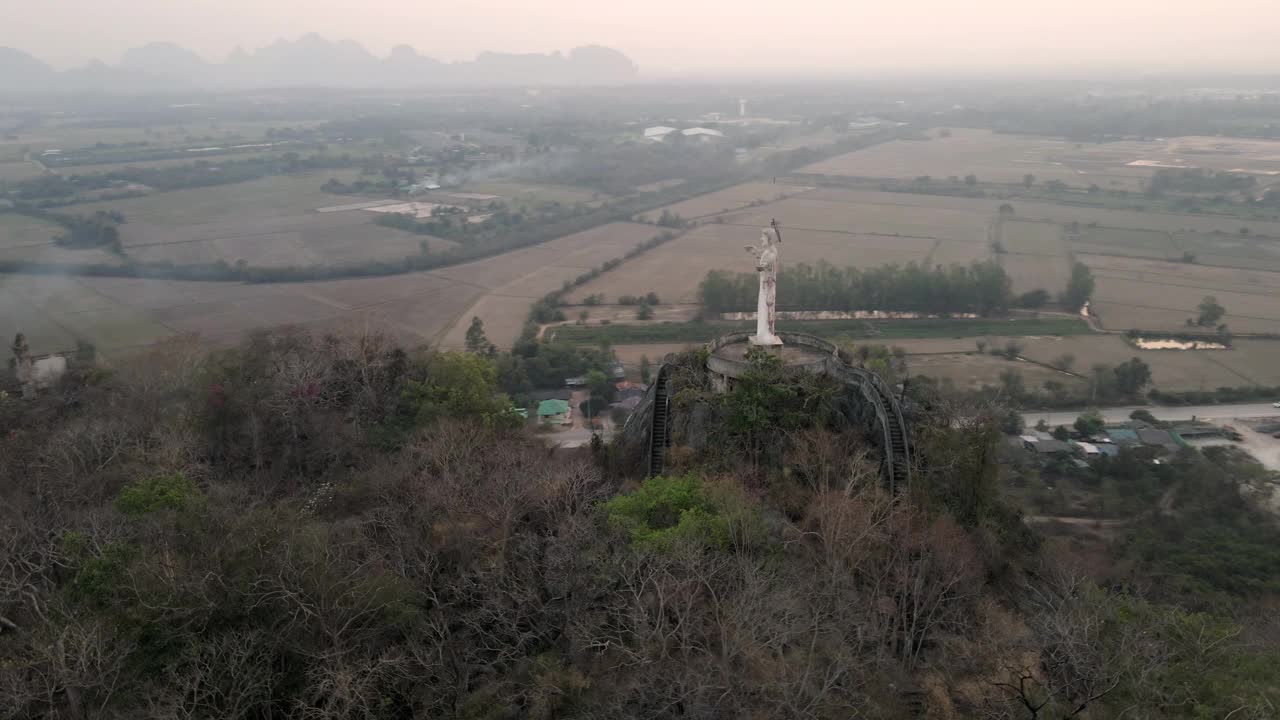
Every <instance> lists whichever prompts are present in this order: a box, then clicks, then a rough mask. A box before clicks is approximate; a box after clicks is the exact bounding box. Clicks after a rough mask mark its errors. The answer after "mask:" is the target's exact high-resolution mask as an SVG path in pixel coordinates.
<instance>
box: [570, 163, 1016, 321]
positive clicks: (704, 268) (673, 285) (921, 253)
mask: <svg viewBox="0 0 1280 720" xmlns="http://www.w3.org/2000/svg"><path fill="white" fill-rule="evenodd" d="M770 187H772V186H770ZM933 199H935V198H930V197H925V196H905V195H901V194H897V193H879V192H874V193H866V192H847V191H825V190H815V191H812V192H807V193H804V194H802V195H800V196H797V197H793V198H787V199H784V200H781V201H778V202H773V203H769V204H766V205H762V206H759V207H753V208H747V209H744V210H739V211H735V212H730V213H728V214H725V215H723V216H720V217H719V218H717V220H718V222H710V223H706V224H704V225H700V226H698V227H697V228H696V229H694V230H692V231H691V232H689V233H688V234H686V235H685V236H684V237H682V238H680V239H679V240H675V241H673V242H670V243H667V244H666V245H663V246H662V247H660V248H658V249H656V250H654V251H652V252H650V253H647V254H645V255H643V256H641V257H639V258H636V259H635V260H632V261H631V262H628V263H627V264H626V265H624V266H623V267H621V268H618V269H617V270H614V271H612V272H610V273H606V274H605V275H604V276H601V277H600V278H597V279H596V280H594V281H592V282H591V283H588V284H587V285H586V286H584V287H581V288H578V289H576V290H575V291H574V292H573V293H571V294H570V296H569V299H570V301H571V302H580V301H581V300H582V298H584V297H586V296H588V295H593V294H597V293H598V294H602V295H604V296H605V298H606V299H607V300H610V301H611V300H613V299H615V298H616V297H617V296H619V295H637V294H639V295H643V294H645V293H647V292H650V291H653V292H656V293H658V295H659V296H660V297H661V298H663V299H664V300H670V301H671V302H677V303H695V302H697V300H698V284H699V283H701V282H702V280H703V279H704V278H706V275H707V272H708V271H711V270H728V271H740V272H746V271H750V270H751V267H752V265H751V257H750V256H749V255H748V254H747V253H746V252H745V251H744V250H743V246H744V245H751V244H755V243H756V242H757V241H758V239H759V234H760V233H759V229H760V228H761V227H763V226H765V225H767V224H768V223H769V221H770V220H772V219H777V220H778V222H779V223H780V224H781V225H782V234H783V248H782V253H783V255H782V258H783V262H784V263H788V264H795V263H802V262H803V263H810V264H813V263H817V262H818V261H820V260H825V261H827V262H829V263H831V264H833V265H837V266H855V267H862V268H869V267H879V266H881V265H886V264H890V263H897V264H905V263H908V262H927V263H930V264H944V265H945V264H951V263H969V262H972V261H974V260H982V259H986V258H988V257H989V252H988V245H987V242H988V233H989V224H990V222H991V220H992V217H993V216H994V213H995V210H996V208H997V207H998V204H997V203H995V202H986V203H983V204H981V205H978V206H975V205H969V206H967V207H965V206H960V207H948V206H946V204H945V203H944V204H943V206H942V207H931V206H929V205H928V203H929V201H930V200H933ZM943 199H944V200H945V198H943Z"/></svg>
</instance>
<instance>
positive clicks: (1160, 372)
mask: <svg viewBox="0 0 1280 720" xmlns="http://www.w3.org/2000/svg"><path fill="white" fill-rule="evenodd" d="M1255 343H1256V344H1259V345H1261V346H1266V347H1269V346H1274V347H1275V350H1276V351H1280V343H1268V342H1264V341H1255ZM1023 348H1024V349H1023V352H1022V355H1023V356H1024V357H1027V358H1030V359H1032V360H1036V361H1037V362H1043V363H1049V364H1056V362H1057V360H1058V358H1060V357H1062V356H1063V355H1066V354H1070V355H1074V356H1075V359H1076V360H1075V364H1074V365H1073V366H1072V370H1073V371H1074V372H1076V373H1079V374H1083V375H1087V374H1088V373H1089V370H1090V368H1091V367H1092V366H1093V365H1095V364H1099V363H1101V364H1104V365H1118V364H1120V363H1122V362H1126V361H1128V360H1129V359H1130V358H1135V357H1136V358H1139V359H1140V360H1142V361H1143V362H1145V363H1147V364H1148V365H1150V366H1151V376H1152V383H1153V384H1154V385H1155V386H1156V387H1158V388H1160V389H1161V390H1169V391H1178V390H1201V389H1205V390H1212V389H1214V388H1217V387H1221V386H1236V385H1248V384H1251V383H1253V382H1255V381H1256V380H1267V379H1268V373H1265V372H1263V373H1255V374H1257V375H1258V377H1256V378H1254V377H1248V376H1246V375H1243V374H1241V373H1240V372H1239V371H1238V370H1237V369H1236V368H1237V367H1238V366H1240V365H1241V364H1242V363H1243V364H1244V365H1251V364H1253V361H1252V360H1251V358H1252V356H1253V355H1254V352H1255V350H1256V349H1257V348H1256V347H1253V346H1249V347H1237V348H1235V349H1232V350H1139V349H1138V348H1135V347H1134V346H1132V345H1130V344H1129V343H1128V342H1127V341H1126V340H1125V339H1124V338H1123V337H1120V336H1118V335H1104V336H1097V335H1093V336H1076V337H1055V338H1042V339H1038V340H1035V341H1027V342H1024V343H1023ZM1269 378H1270V382H1267V383H1266V384H1269V385H1271V384H1276V383H1280V367H1276V368H1275V370H1274V371H1272V372H1271V373H1269Z"/></svg>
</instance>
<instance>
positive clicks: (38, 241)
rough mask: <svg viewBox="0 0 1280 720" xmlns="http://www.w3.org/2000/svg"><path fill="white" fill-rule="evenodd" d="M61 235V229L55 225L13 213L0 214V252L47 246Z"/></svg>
mask: <svg viewBox="0 0 1280 720" xmlns="http://www.w3.org/2000/svg"><path fill="white" fill-rule="evenodd" d="M62 233H63V230H62V227H61V226H60V225H58V224H57V223H51V222H49V221H47V220H40V219H38V218H33V217H28V216H26V215H19V214H17V213H13V212H0V250H7V249H9V248H19V247H24V246H27V245H48V244H49V243H52V242H53V239H54V238H55V237H57V236H59V235H61V234H62Z"/></svg>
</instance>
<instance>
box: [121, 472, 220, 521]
mask: <svg viewBox="0 0 1280 720" xmlns="http://www.w3.org/2000/svg"><path fill="white" fill-rule="evenodd" d="M203 499H204V496H203V495H202V494H201V493H200V488H197V487H196V485H195V483H193V482H191V481H190V480H188V479H187V476H186V475H183V474H182V473H174V474H172V475H157V476H154V477H150V478H146V479H144V480H135V481H133V482H131V483H129V484H128V485H126V486H125V487H124V489H123V490H121V491H120V494H119V495H117V496H116V509H117V510H119V511H120V512H122V513H124V514H125V515H129V516H130V517H138V516H140V515H146V514H147V513H152V512H155V511H157V510H182V509H184V508H187V507H190V506H191V505H193V504H195V503H198V502H199V501H201V500H203Z"/></svg>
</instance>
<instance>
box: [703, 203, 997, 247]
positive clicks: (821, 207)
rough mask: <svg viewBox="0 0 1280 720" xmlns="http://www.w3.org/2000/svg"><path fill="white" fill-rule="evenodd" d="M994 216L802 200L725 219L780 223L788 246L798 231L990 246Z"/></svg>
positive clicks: (888, 205)
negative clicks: (789, 238) (789, 234)
mask: <svg viewBox="0 0 1280 720" xmlns="http://www.w3.org/2000/svg"><path fill="white" fill-rule="evenodd" d="M886 194H888V193H886ZM984 210H985V208H984ZM993 214H994V213H987V212H982V211H974V210H955V209H951V208H946V207H932V206H928V205H925V204H923V203H922V204H921V205H918V206H904V205H898V204H888V203H875V202H859V201H858V200H856V199H850V200H845V201H842V200H837V199H810V198H809V197H808V196H807V195H802V196H800V197H794V198H789V199H786V200H782V201H781V202H775V203H770V204H768V205H764V206H761V207H756V208H750V209H748V210H743V211H741V212H736V213H731V214H730V215H728V216H726V217H725V221H726V222H734V223H737V224H746V225H752V226H755V227H761V226H764V225H767V224H768V223H769V221H770V220H772V219H775V218H776V219H777V221H778V222H779V223H781V225H782V231H783V240H784V241H785V240H786V239H787V238H786V233H787V232H788V231H789V230H791V229H793V228H794V229H796V230H829V231H833V232H849V233H860V234H865V235H903V236H910V237H919V238H927V239H930V240H953V241H957V242H968V243H976V244H980V245H985V244H986V242H987V231H988V226H989V224H990V222H991V218H992V215H993Z"/></svg>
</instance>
